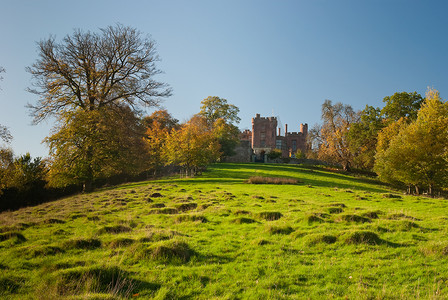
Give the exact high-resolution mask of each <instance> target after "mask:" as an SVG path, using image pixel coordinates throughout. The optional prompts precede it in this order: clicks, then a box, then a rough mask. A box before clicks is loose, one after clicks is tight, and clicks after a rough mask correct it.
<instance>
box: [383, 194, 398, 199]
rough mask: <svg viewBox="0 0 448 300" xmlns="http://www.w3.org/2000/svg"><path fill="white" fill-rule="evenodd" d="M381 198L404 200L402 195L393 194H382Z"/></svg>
mask: <svg viewBox="0 0 448 300" xmlns="http://www.w3.org/2000/svg"><path fill="white" fill-rule="evenodd" d="M381 197H383V198H388V199H401V198H402V197H401V196H400V195H397V194H392V193H384V194H381Z"/></svg>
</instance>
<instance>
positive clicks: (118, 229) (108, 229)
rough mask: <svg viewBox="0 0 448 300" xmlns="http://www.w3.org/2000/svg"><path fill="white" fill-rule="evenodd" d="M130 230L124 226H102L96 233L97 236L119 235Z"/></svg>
mask: <svg viewBox="0 0 448 300" xmlns="http://www.w3.org/2000/svg"><path fill="white" fill-rule="evenodd" d="M130 231H132V228H130V227H128V226H125V225H114V226H104V227H103V228H101V229H100V230H99V231H98V234H104V233H110V234H119V233H124V232H130Z"/></svg>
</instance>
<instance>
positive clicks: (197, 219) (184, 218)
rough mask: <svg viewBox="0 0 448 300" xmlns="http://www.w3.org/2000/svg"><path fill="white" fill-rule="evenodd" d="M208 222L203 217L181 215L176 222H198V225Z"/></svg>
mask: <svg viewBox="0 0 448 300" xmlns="http://www.w3.org/2000/svg"><path fill="white" fill-rule="evenodd" d="M207 221H208V220H207V218H206V217H204V216H203V215H180V216H177V218H176V220H175V222H176V223H182V222H198V223H206V222H207Z"/></svg>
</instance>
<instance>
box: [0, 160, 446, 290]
mask: <svg viewBox="0 0 448 300" xmlns="http://www.w3.org/2000/svg"><path fill="white" fill-rule="evenodd" d="M252 176H264V177H287V178H295V179H297V180H299V183H298V184H295V185H273V184H248V183H246V181H247V179H248V178H249V177H252ZM447 213H448V205H447V201H446V200H442V199H429V198H424V197H413V196H404V195H399V194H397V193H394V192H392V191H390V190H389V189H388V188H387V187H385V186H382V185H380V184H378V183H376V182H375V181H373V180H366V179H361V178H354V177H350V176H347V175H343V174H338V173H336V172H330V171H327V170H324V169H319V168H310V167H304V166H298V165H269V164H216V165H213V166H212V167H210V168H209V170H208V171H207V172H205V173H204V174H203V175H202V176H199V177H197V178H191V179H179V178H170V179H164V180H158V181H150V182H139V183H135V184H128V185H123V186H119V187H117V188H110V189H105V190H102V191H98V192H95V193H92V194H86V195H77V196H74V197H69V198H66V199H62V200H59V201H55V202H51V203H47V204H43V205H40V206H36V207H30V208H25V209H21V210H18V211H15V212H5V213H1V214H0V270H1V273H0V298H7V299H8V298H11V299H61V298H67V299H116V298H132V299H134V298H135V299H148V298H155V299H179V298H180V299H190V298H192V299H193V298H194V299H197V298H198V299H222V298H224V299H240V298H241V299H244V298H248V299H303V298H311V299H320V298H323V299H326V298H344V299H345V298H348V299H392V298H393V299H396V298H405V299H414V298H424V299H437V298H440V299H446V298H447V297H448V287H447V283H448V259H447V258H448V238H447V237H448V235H447V225H448V216H447Z"/></svg>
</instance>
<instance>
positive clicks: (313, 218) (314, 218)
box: [304, 213, 328, 224]
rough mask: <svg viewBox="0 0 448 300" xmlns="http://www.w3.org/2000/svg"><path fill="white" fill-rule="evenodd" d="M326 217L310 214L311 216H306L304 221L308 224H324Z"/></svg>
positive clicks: (321, 214) (322, 214)
mask: <svg viewBox="0 0 448 300" xmlns="http://www.w3.org/2000/svg"><path fill="white" fill-rule="evenodd" d="M326 217H328V215H327V214H324V213H311V214H306V215H305V219H304V220H305V222H306V223H308V224H313V223H324V222H325V220H324V218H326Z"/></svg>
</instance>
